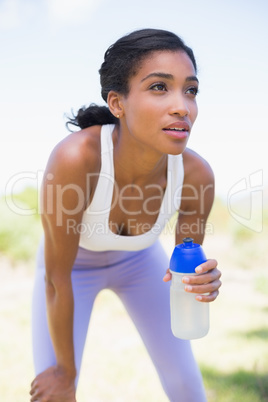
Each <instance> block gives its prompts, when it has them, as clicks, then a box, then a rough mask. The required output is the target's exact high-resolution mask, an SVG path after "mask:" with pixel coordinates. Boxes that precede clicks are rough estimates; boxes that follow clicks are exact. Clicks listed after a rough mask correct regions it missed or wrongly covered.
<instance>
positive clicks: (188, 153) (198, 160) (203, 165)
mask: <svg viewBox="0 0 268 402" xmlns="http://www.w3.org/2000/svg"><path fill="white" fill-rule="evenodd" d="M183 164H184V182H185V183H187V184H192V185H198V184H199V185H201V184H203V185H204V184H211V185H214V173H213V170H212V168H211V166H210V165H209V163H208V162H207V161H206V160H205V159H204V158H203V157H202V156H200V155H199V154H198V153H197V152H195V151H193V150H192V149H189V148H186V150H185V151H184V152H183Z"/></svg>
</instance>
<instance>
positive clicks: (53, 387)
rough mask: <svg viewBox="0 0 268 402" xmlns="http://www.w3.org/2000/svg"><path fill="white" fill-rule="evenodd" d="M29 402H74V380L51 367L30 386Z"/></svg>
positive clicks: (58, 369) (59, 369)
mask: <svg viewBox="0 0 268 402" xmlns="http://www.w3.org/2000/svg"><path fill="white" fill-rule="evenodd" d="M30 395H31V400H30V401H31V402H42V401H46V402H76V399H75V384H74V378H73V377H71V376H69V375H68V374H67V373H66V372H65V371H64V370H63V369H62V368H60V367H58V366H52V367H49V368H48V369H46V370H45V371H43V372H42V373H40V374H38V375H37V376H36V378H35V379H34V380H33V382H32V384H31V391H30Z"/></svg>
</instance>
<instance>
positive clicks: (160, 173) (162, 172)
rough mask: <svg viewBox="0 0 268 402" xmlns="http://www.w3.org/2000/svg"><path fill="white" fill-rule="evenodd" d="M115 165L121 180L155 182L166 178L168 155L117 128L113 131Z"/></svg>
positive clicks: (140, 183) (125, 181) (141, 183)
mask: <svg viewBox="0 0 268 402" xmlns="http://www.w3.org/2000/svg"><path fill="white" fill-rule="evenodd" d="M113 140H114V167H115V172H116V175H117V178H119V177H120V182H124V183H127V184H139V185H143V184H147V183H148V182H149V183H155V182H158V181H159V180H161V181H162V179H165V178H166V171H167V155H166V154H161V153H158V152H155V151H154V150H152V149H148V147H147V148H146V147H145V146H143V145H141V144H138V143H137V142H136V141H135V140H132V139H130V138H127V139H126V140H125V138H124V135H122V133H120V131H119V130H118V129H117V130H115V131H114V133H113Z"/></svg>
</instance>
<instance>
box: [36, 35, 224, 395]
mask: <svg viewBox="0 0 268 402" xmlns="http://www.w3.org/2000/svg"><path fill="white" fill-rule="evenodd" d="M100 77H101V87H102V97H103V99H104V100H105V101H106V102H107V104H108V107H109V108H106V107H98V106H96V105H91V106H90V107H88V108H87V109H80V110H79V112H78V115H77V116H76V117H74V118H73V119H71V120H70V123H72V124H75V125H77V126H79V127H80V128H81V130H80V131H78V132H76V133H72V134H71V135H69V136H68V137H67V138H66V139H64V140H63V141H62V142H61V143H60V144H58V145H57V146H56V148H55V149H54V151H53V152H52V155H51V157H50V159H49V161H48V165H47V169H46V172H45V175H44V182H43V188H42V203H43V211H42V222H43V227H44V246H42V245H41V247H40V253H39V258H38V269H37V273H36V283H35V290H34V300H33V344H34V360H35V370H36V374H37V377H36V378H35V380H34V381H33V382H32V389H31V392H30V393H31V395H32V397H31V401H42V400H46V401H57V402H58V401H64V402H69V401H70V402H71V401H72V402H73V401H75V388H76V385H77V380H78V376H79V370H80V364H81V358H82V353H83V347H84V343H85V338H86V334H87V327H88V323H89V319H90V315H91V310H92V306H93V303H94V299H95V297H96V295H97V294H98V293H99V292H100V291H101V290H102V289H104V288H109V289H112V290H113V291H114V292H115V293H116V294H117V295H118V296H119V297H120V299H121V300H122V302H123V303H124V305H125V307H126V309H127V311H128V312H129V314H130V316H131V318H132V319H133V321H134V323H135V325H136V327H137V329H138V331H139V333H140V335H141V337H142V339H143V340H144V343H145V345H146V347H147V349H148V352H149V354H150V356H151V358H152V361H153V362H154V364H155V367H156V369H157V371H158V374H159V377H160V380H161V382H162V385H163V388H164V390H165V392H166V394H167V396H168V398H169V399H170V400H171V401H198V402H201V401H204V400H205V399H206V398H205V392H204V389H203V384H202V379H201V375H200V372H199V370H198V368H197V365H196V363H195V360H194V358H193V355H192V352H191V347H190V343H189V342H188V341H183V340H180V339H177V338H175V337H174V336H173V335H172V333H171V330H170V316H169V286H168V285H167V284H166V283H165V282H168V281H169V280H170V279H171V274H170V273H169V271H168V270H167V271H166V269H167V268H168V263H169V261H168V258H167V256H166V254H165V253H164V251H163V249H162V247H161V245H160V243H159V242H158V240H157V238H158V236H159V234H160V232H161V231H162V229H163V228H164V225H165V224H166V223H167V222H168V220H169V219H170V217H171V216H172V215H173V214H174V213H175V212H176V210H177V211H179V215H178V222H177V227H176V239H175V241H176V243H181V242H182V239H183V238H184V237H186V236H193V237H194V239H195V242H198V243H202V241H203V238H204V231H203V230H202V228H203V229H204V224H203V225H200V222H201V221H202V222H203V223H204V222H205V221H206V219H207V217H208V215H209V212H210V209H211V206H212V203H213V197H214V190H213V173H212V171H211V168H210V167H209V165H208V164H207V163H206V162H205V161H204V160H203V159H202V158H201V157H200V156H199V155H197V154H196V153H194V152H193V151H191V150H189V149H186V144H187V141H188V139H189V135H190V132H191V129H192V126H193V124H194V121H195V119H196V116H197V105H196V95H197V92H198V79H197V77H196V62H195V58H194V55H193V52H192V50H191V49H190V48H188V47H187V46H185V44H184V43H183V42H182V41H181V39H180V38H178V37H177V36H176V35H174V34H173V33H171V32H168V31H164V30H156V29H145V30H140V31H135V32H133V33H131V34H129V35H127V36H125V37H123V38H121V39H119V40H118V41H117V42H116V43H115V44H114V45H112V46H111V47H110V48H109V49H108V50H107V52H106V53H105V60H104V62H103V64H102V66H101V69H100ZM197 226H198V227H199V231H198V233H196V228H197ZM193 231H195V233H194V235H193ZM165 271H166V273H165ZM198 273H200V274H201V275H200V276H196V277H185V278H184V283H185V290H186V291H188V292H193V293H196V294H197V296H196V297H197V299H198V300H199V301H200V302H211V301H213V300H215V298H216V297H217V295H218V289H219V287H220V285H221V282H220V280H219V278H220V272H219V270H218V269H217V262H216V261H215V260H208V261H207V262H206V263H204V264H202V265H201V266H200V267H199V270H198ZM44 278H45V279H44ZM162 279H164V281H163V280H162ZM154 311H155V313H152V312H154ZM46 314H47V318H46ZM42 398H43V399H42Z"/></svg>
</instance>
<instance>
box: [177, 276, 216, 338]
mask: <svg viewBox="0 0 268 402" xmlns="http://www.w3.org/2000/svg"><path fill="white" fill-rule="evenodd" d="M171 273H172V281H171V287H170V312H171V330H172V333H173V335H174V336H176V337H177V338H180V339H197V338H202V337H203V336H205V335H206V334H207V333H208V330H209V304H208V303H202V302H199V301H197V300H196V299H195V296H196V293H188V292H186V291H185V290H184V287H185V284H183V283H182V278H183V277H184V276H190V275H196V274H184V273H178V272H173V271H171Z"/></svg>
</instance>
